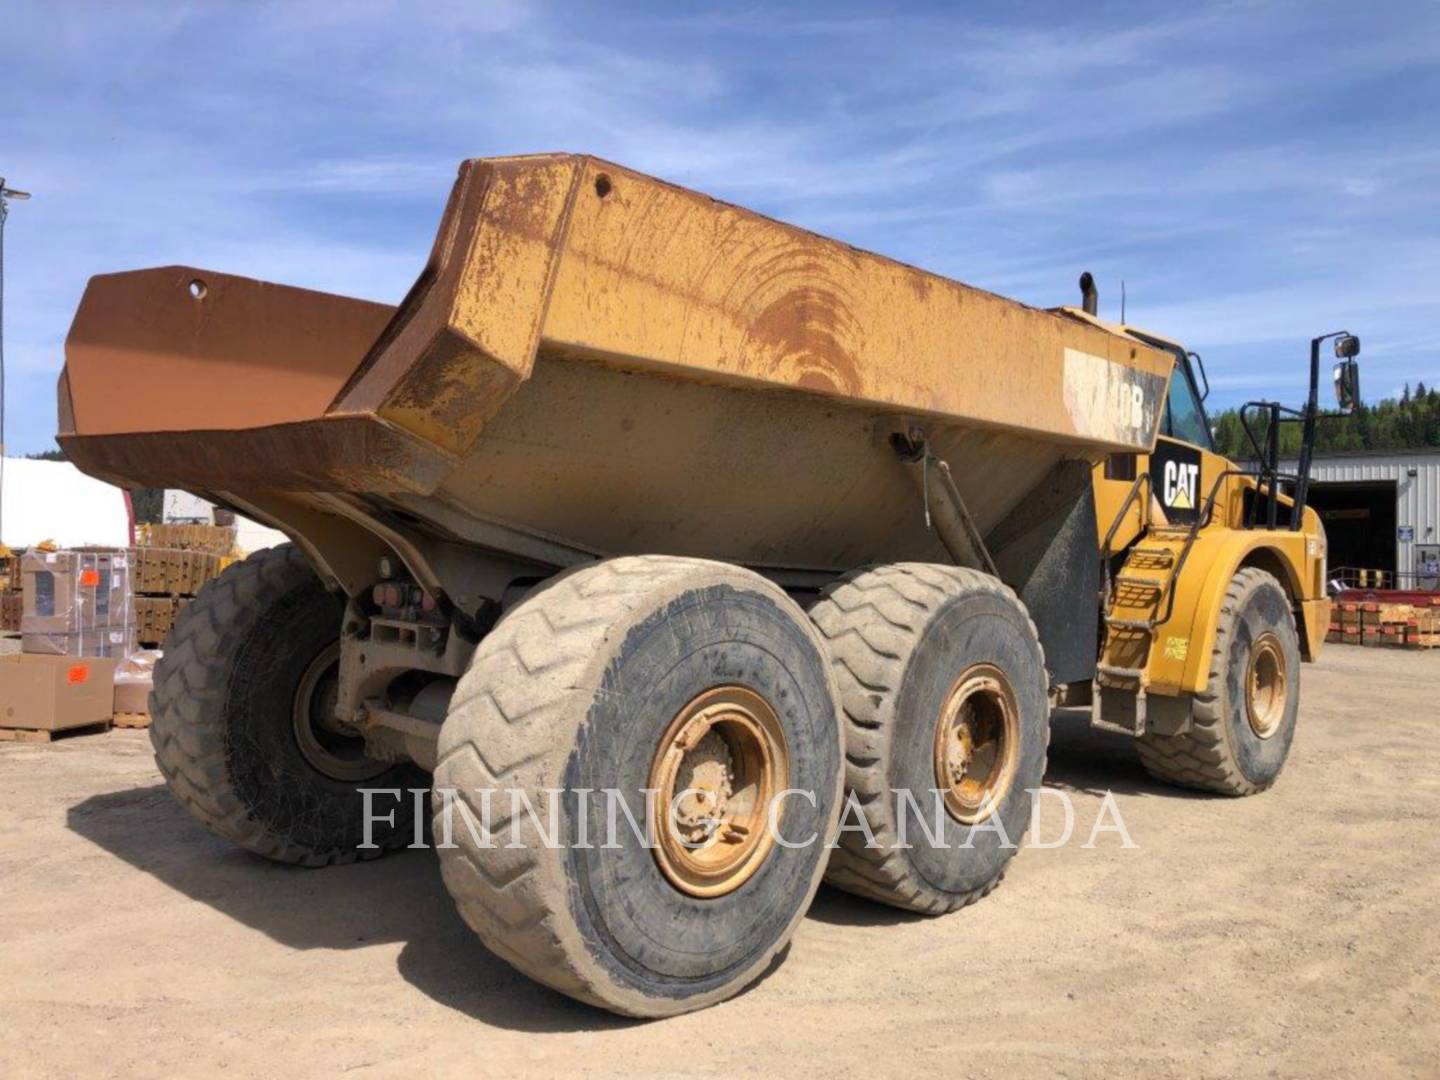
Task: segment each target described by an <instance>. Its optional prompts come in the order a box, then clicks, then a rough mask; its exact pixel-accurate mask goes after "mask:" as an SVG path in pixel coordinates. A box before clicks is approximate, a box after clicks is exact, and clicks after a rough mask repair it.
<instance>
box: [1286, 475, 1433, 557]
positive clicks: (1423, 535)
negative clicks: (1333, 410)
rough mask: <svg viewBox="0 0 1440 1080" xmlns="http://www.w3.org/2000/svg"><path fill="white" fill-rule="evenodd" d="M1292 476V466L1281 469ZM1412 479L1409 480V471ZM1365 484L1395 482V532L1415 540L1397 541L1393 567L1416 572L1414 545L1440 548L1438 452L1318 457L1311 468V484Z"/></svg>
mask: <svg viewBox="0 0 1440 1080" xmlns="http://www.w3.org/2000/svg"><path fill="white" fill-rule="evenodd" d="M1280 468H1281V471H1289V472H1293V471H1294V470H1295V462H1294V461H1289V462H1286V463H1284V464H1283V465H1281V466H1280ZM1412 469H1413V470H1414V472H1415V475H1414V476H1411V475H1410V472H1411V470H1412ZM1366 480H1393V481H1394V482H1395V493H1396V505H1395V523H1396V526H1397V529H1403V528H1405V527H1406V526H1410V527H1411V528H1412V529H1413V530H1414V537H1415V539H1414V540H1405V541H1402V540H1398V539H1397V540H1396V545H1397V546H1396V553H1395V554H1396V558H1395V566H1396V568H1397V569H1398V570H1400V571H1401V572H1402V573H1412V572H1414V571H1415V570H1416V563H1415V547H1416V545H1417V544H1440V450H1437V451H1435V452H1424V451H1422V452H1419V453H1416V452H1410V453H1400V454H1339V455H1336V456H1334V457H1317V458H1315V460H1314V462H1313V463H1312V465H1311V468H1310V482H1311V483H1312V484H1313V483H1321V484H1324V483H1357V482H1363V481H1366Z"/></svg>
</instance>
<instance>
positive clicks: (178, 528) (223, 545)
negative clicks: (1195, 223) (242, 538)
mask: <svg viewBox="0 0 1440 1080" xmlns="http://www.w3.org/2000/svg"><path fill="white" fill-rule="evenodd" d="M139 543H140V546H141V547H153V548H169V549H171V550H175V551H203V552H207V553H209V554H211V555H218V556H219V557H220V558H222V559H223V558H226V557H227V556H229V555H231V554H232V553H233V552H234V550H235V527H234V526H233V525H180V524H163V525H159V524H157V525H141V526H140V535H139Z"/></svg>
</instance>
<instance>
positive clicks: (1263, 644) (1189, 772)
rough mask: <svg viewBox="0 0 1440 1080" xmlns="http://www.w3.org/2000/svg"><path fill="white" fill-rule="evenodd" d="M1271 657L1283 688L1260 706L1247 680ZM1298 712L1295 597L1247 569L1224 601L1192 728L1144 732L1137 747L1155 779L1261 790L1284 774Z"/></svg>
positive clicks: (1229, 791) (1223, 791) (1233, 791)
mask: <svg viewBox="0 0 1440 1080" xmlns="http://www.w3.org/2000/svg"><path fill="white" fill-rule="evenodd" d="M1266 657H1268V658H1269V663H1270V664H1271V665H1273V666H1274V667H1277V668H1278V669H1279V674H1280V677H1281V679H1282V680H1283V684H1284V686H1283V693H1281V694H1278V695H1276V694H1272V695H1270V697H1271V698H1272V701H1271V702H1270V704H1269V707H1267V708H1258V709H1257V708H1256V705H1255V701H1254V699H1253V695H1248V696H1247V692H1246V685H1247V682H1249V681H1250V680H1251V679H1252V678H1254V677H1255V674H1256V671H1257V670H1260V669H1263V668H1264V666H1265V664H1266ZM1252 665H1253V666H1252ZM1262 674H1263V670H1262ZM1299 711H1300V639H1299V635H1298V634H1297V632H1296V630H1295V615H1294V612H1293V611H1292V610H1291V607H1290V599H1289V597H1287V596H1286V595H1285V590H1284V589H1283V588H1281V586H1280V583H1279V582H1278V581H1276V580H1275V578H1274V577H1273V576H1272V575H1270V574H1268V573H1266V572H1265V571H1264V570H1259V569H1256V568H1255V567H1246V568H1245V569H1243V570H1241V571H1239V573H1237V574H1236V575H1235V576H1234V577H1233V578H1232V579H1231V580H1230V585H1229V587H1228V588H1227V589H1226V590H1225V597H1224V599H1223V600H1222V601H1221V605H1220V619H1219V622H1218V624H1217V626H1216V632H1215V645H1214V648H1213V649H1212V651H1211V659H1210V678H1209V680H1208V682H1207V683H1206V686H1205V690H1204V692H1203V693H1200V694H1196V695H1195V698H1194V702H1193V708H1192V713H1191V721H1190V730H1189V731H1187V732H1185V733H1184V734H1183V735H1156V734H1153V733H1150V732H1146V733H1145V734H1144V735H1142V736H1141V737H1140V739H1139V741H1138V743H1137V744H1136V745H1137V747H1138V749H1139V751H1140V760H1141V762H1143V763H1144V765H1145V768H1146V769H1147V770H1148V771H1149V773H1150V775H1151V776H1153V777H1155V778H1156V779H1157V780H1164V781H1165V782H1167V783H1170V784H1177V785H1179V786H1181V787H1188V788H1196V789H1198V790H1201V791H1213V792H1216V793H1217V794H1220V795H1255V794H1258V793H1259V792H1261V791H1264V790H1265V789H1266V788H1268V787H1270V785H1271V784H1273V783H1275V780H1276V778H1277V777H1278V776H1279V775H1280V770H1281V769H1282V768H1283V767H1284V765H1285V759H1286V758H1287V757H1288V756H1289V754H1290V744H1291V742H1292V741H1293V740H1294V738H1295V719H1296V716H1297V715H1298V713H1299ZM1252 715H1253V716H1255V717H1256V722H1255V723H1252Z"/></svg>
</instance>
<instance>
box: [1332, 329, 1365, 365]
mask: <svg viewBox="0 0 1440 1080" xmlns="http://www.w3.org/2000/svg"><path fill="white" fill-rule="evenodd" d="M1359 355H1360V339H1359V338H1358V337H1356V336H1355V335H1354V334H1341V335H1340V336H1339V337H1338V338H1336V339H1335V357H1336V359H1339V360H1350V359H1352V358H1353V357H1356V356H1359Z"/></svg>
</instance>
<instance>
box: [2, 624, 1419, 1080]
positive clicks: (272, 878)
mask: <svg viewBox="0 0 1440 1080" xmlns="http://www.w3.org/2000/svg"><path fill="white" fill-rule="evenodd" d="M1303 702H1304V704H1303V710H1302V715H1301V721H1300V728H1299V733H1298V735H1297V738H1296V742H1295V748H1294V752H1293V753H1292V755H1291V758H1290V763H1289V766H1288V768H1287V770H1286V772H1285V774H1284V776H1282V778H1281V780H1280V782H1279V784H1278V785H1277V786H1276V787H1275V788H1274V789H1273V790H1272V791H1271V792H1269V793H1267V794H1265V795H1262V796H1260V797H1258V798H1253V799H1245V800H1238V801H1236V800H1228V799H1218V798H1207V797H1200V796H1191V795H1186V794H1183V793H1179V792H1176V791H1173V790H1169V789H1166V788H1164V787H1162V786H1160V785H1157V784H1155V783H1153V782H1151V781H1150V780H1149V779H1148V778H1147V777H1146V776H1145V774H1144V773H1143V772H1142V771H1141V769H1140V767H1139V765H1138V763H1137V761H1136V758H1135V754H1134V751H1133V749H1132V748H1131V746H1130V745H1129V744H1128V743H1127V741H1126V740H1125V739H1123V738H1120V737H1111V736H1108V735H1104V734H1101V733H1097V732H1092V731H1090V730H1089V729H1088V728H1087V727H1085V725H1084V723H1083V718H1082V717H1077V716H1074V715H1061V716H1058V717H1057V721H1056V732H1055V739H1054V742H1053V744H1052V752H1051V767H1050V771H1049V774H1048V777H1047V780H1048V783H1049V784H1051V785H1053V786H1055V787H1056V788H1059V789H1062V790H1065V791H1069V792H1072V793H1074V795H1075V804H1076V811H1077V814H1076V817H1077V823H1076V835H1075V838H1074V839H1073V840H1072V842H1071V843H1070V844H1068V845H1066V846H1064V847H1059V848H1054V849H1048V850H1041V849H1029V850H1026V851H1023V852H1021V854H1020V856H1019V858H1018V859H1017V860H1016V862H1015V863H1014V865H1013V869H1012V871H1011V873H1010V875H1009V877H1008V878H1007V880H1006V882H1005V883H1004V885H1003V886H1002V887H1001V888H1000V890H999V891H998V892H996V893H995V894H994V895H992V896H991V897H990V898H988V899H987V900H985V901H983V902H981V903H980V904H977V905H976V906H974V907H972V908H970V909H968V910H966V911H964V912H961V913H959V914H956V915H952V916H948V917H945V918H940V919H926V918H918V917H910V916H906V915H902V914H899V913H896V912H892V911H889V910H887V909H885V908H881V907H878V906H875V905H872V904H868V903H864V902H861V901H858V900H853V899H851V898H849V897H847V896H845V895H843V894H841V893H837V892H833V891H830V890H822V892H821V894H820V896H819V898H818V900H817V901H816V904H815V906H814V908H813V910H812V911H811V913H810V917H809V918H808V919H806V920H805V922H804V923H803V924H802V927H801V929H800V931H799V934H798V935H797V936H796V938H795V941H794V944H793V946H792V948H791V949H790V950H789V954H788V956H786V957H785V958H784V961H783V963H781V964H780V965H779V966H778V967H777V968H776V969H774V970H773V971H772V972H771V973H770V975H769V976H768V977H766V978H765V979H764V980H762V981H761V982H760V983H759V984H758V985H756V986H755V987H753V988H752V989H751V990H750V991H749V992H747V993H745V994H743V995H742V996H741V997H739V998H737V999H735V1000H733V1001H731V1002H729V1003H727V1004H724V1005H721V1006H719V1007H717V1008H714V1009H711V1010H709V1011H706V1012H702V1013H698V1014H693V1015H690V1016H684V1017H680V1018H678V1019H674V1020H668V1021H662V1022H658V1023H634V1022H627V1021H623V1020H620V1019H617V1018H615V1017H611V1016H609V1015H606V1014H603V1013H598V1012H595V1011H593V1010H590V1009H587V1008H585V1007H583V1006H580V1005H577V1004H574V1003H572V1002H571V1001H569V1000H567V999H565V998H562V997H560V996H558V995H556V994H554V993H551V992H550V991H547V990H544V989H542V988H540V987H538V986H536V985H534V984H532V983H530V982H528V981H527V980H526V979H524V978H523V977H521V976H519V975H517V974H515V973H513V972H512V971H511V970H510V969H509V968H508V967H506V966H505V964H504V963H502V962H501V961H499V960H497V959H495V958H494V957H492V956H491V955H489V954H488V953H487V952H486V951H485V950H484V949H483V948H481V947H480V945H479V944H478V943H477V942H476V941H475V940H474V939H473V937H472V936H471V935H470V933H469V932H468V931H467V930H466V928H465V927H464V926H463V925H462V924H461V922H460V920H459V918H458V917H457V916H456V915H455V912H454V910H453V908H452V906H451V904H450V901H449V898H448V897H447V896H446V894H445V891H444V888H443V887H442V885H441V883H440V877H439V873H438V871H437V868H436V863H435V859H434V856H433V854H432V853H430V852H423V851H414V852H405V853H402V854H401V855H399V856H395V857H391V858H388V859H385V860H382V861H380V862H376V863H371V864H367V865H361V866H352V867H342V868H337V869H329V870H321V871H306V870H294V869H289V868H284V867H279V866H274V865H270V864H267V863H264V862H262V861H260V860H259V859H256V858H253V857H251V856H248V855H245V854H243V853H241V852H239V851H236V850H232V849H231V848H230V847H229V846H228V845H227V844H225V843H223V842H221V841H219V840H216V839H214V838H212V837H211V836H210V835H209V834H207V833H206V832H204V831H203V830H202V829H201V828H200V827H199V826H197V825H195V824H193V823H192V822H191V821H190V820H189V819H188V818H186V817H185V816H184V815H183V813H182V812H181V811H180V809H179V808H178V807H177V806H176V805H175V804H174V803H173V802H172V801H171V799H170V797H169V795H168V794H167V793H166V791H165V789H164V787H163V786H162V785H161V783H160V780H159V777H158V775H157V773H156V771H155V768H154V766H153V764H152V763H151V759H150V753H149V745H148V742H147V740H146V737H145V734H144V732H134V731H128V732H113V733H111V734H109V735H103V736H91V737H80V738H72V739H68V740H63V741H60V742H57V743H54V744H51V745H48V746H28V745H16V744H0V1016H3V1018H4V1029H3V1030H4V1035H3V1041H0V1075H5V1076H8V1077H14V1076H27V1075H54V1076H73V1075H90V1076H93V1075H128V1074H150V1075H156V1074H172V1075H173V1074H177V1073H179V1074H184V1075H192V1076H193V1075H201V1074H206V1075H209V1074H213V1073H215V1072H216V1071H217V1070H221V1069H224V1070H226V1071H227V1072H228V1074H230V1075H258V1074H270V1075H274V1074H277V1073H280V1072H282V1071H283V1072H284V1073H287V1074H296V1075H309V1074H324V1075H329V1074H334V1073H340V1072H355V1073H361V1072H364V1071H367V1070H368V1071H369V1072H371V1073H372V1074H378V1075H396V1074H400V1073H411V1074H422V1075H435V1074H454V1073H460V1072H462V1071H463V1072H465V1073H467V1074H471V1075H485V1076H495V1075H511V1074H518V1073H543V1074H582V1075H588V1074H599V1075H614V1074H626V1075H634V1074H646V1075H668V1076H679V1075H684V1076H687V1077H695V1076H709V1075H732V1074H737V1073H753V1074H772V1073H779V1074H786V1075H791V1074H804V1075H807V1076H812V1077H813V1076H829V1075H849V1074H858V1073H863V1074H866V1075H872V1076H873V1075H889V1074H919V1073H921V1072H922V1071H923V1072H928V1073H936V1074H941V1075H946V1076H956V1077H1000V1076H1008V1075H1062V1076H1090V1075H1096V1076H1099V1075H1105V1076H1119V1077H1125V1076H1234V1075H1240V1074H1249V1075H1267V1076H1295V1077H1323V1076H1344V1075H1355V1074H1358V1073H1361V1072H1364V1073H1368V1074H1385V1075H1409V1076H1424V1075H1437V1074H1440V828H1437V825H1440V651H1436V652H1434V653H1428V654H1415V653H1408V652H1396V651H1389V650H1379V649H1360V648H1354V647H1343V646H1331V647H1330V648H1329V649H1327V650H1326V653H1325V656H1324V659H1323V661H1322V663H1320V664H1319V665H1317V666H1314V667H1307V668H1306V669H1305V672H1304V690H1303ZM1106 789H1109V790H1111V791H1113V792H1114V793H1115V799H1116V805H1117V806H1118V807H1119V809H1120V812H1121V814H1122V815H1123V820H1124V822H1125V825H1126V826H1127V828H1128V830H1129V832H1130V835H1131V837H1132V839H1133V841H1134V843H1135V844H1136V845H1138V846H1137V847H1136V848H1133V849H1125V848H1123V847H1122V846H1121V841H1120V838H1119V836H1118V835H1116V834H1114V833H1106V834H1102V835H1100V836H1098V837H1097V839H1096V841H1095V846H1094V847H1093V848H1090V849H1087V848H1085V847H1083V846H1082V844H1083V843H1084V842H1085V840H1086V838H1087V837H1088V836H1089V832H1090V828H1091V826H1092V824H1093V822H1094V820H1095V817H1096V814H1097V811H1098V810H1099V808H1100V805H1101V796H1102V794H1103V792H1104V791H1105V790H1106ZM1052 805H1053V807H1054V810H1053V812H1052V810H1051V808H1052ZM1046 809H1047V812H1046V815H1045V817H1043V818H1042V828H1043V829H1044V830H1045V834H1046V838H1049V839H1053V838H1055V837H1056V836H1058V834H1059V832H1060V830H1061V828H1062V826H1063V820H1062V815H1061V814H1060V813H1059V811H1058V800H1051V801H1050V802H1047V804H1046Z"/></svg>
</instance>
